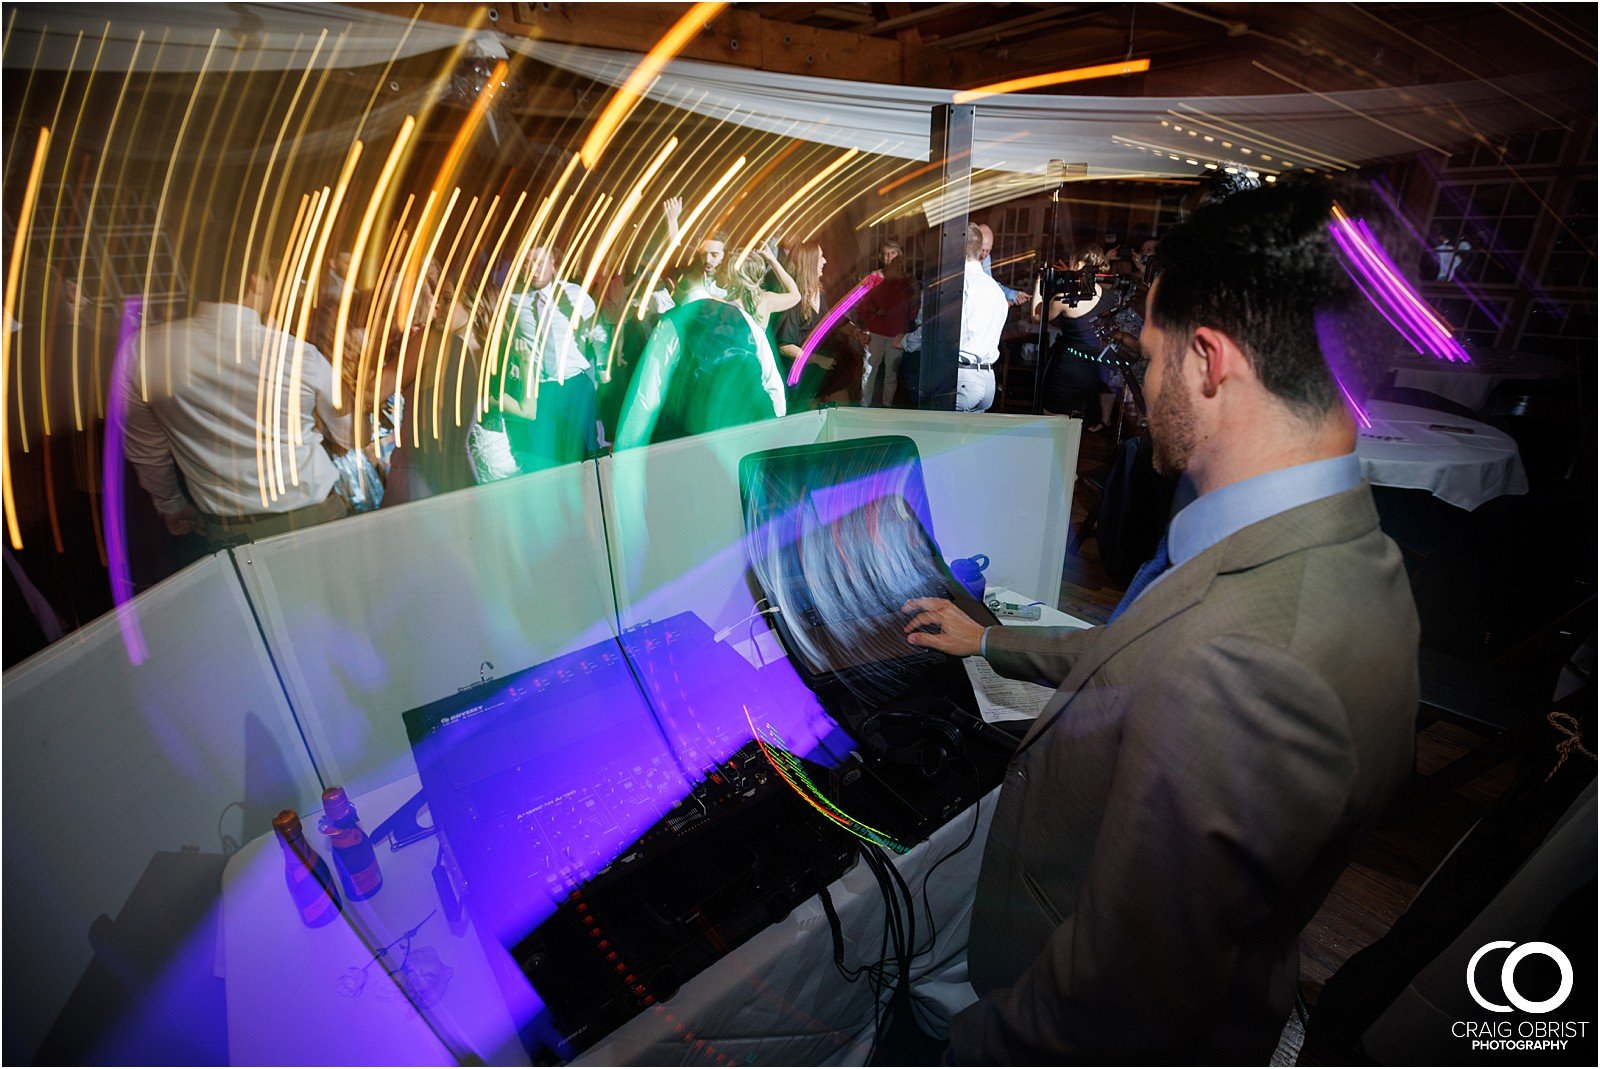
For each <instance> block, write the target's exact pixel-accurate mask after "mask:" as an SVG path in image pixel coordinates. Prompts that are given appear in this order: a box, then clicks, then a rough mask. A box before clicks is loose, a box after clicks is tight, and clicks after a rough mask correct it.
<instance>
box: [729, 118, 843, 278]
mask: <svg viewBox="0 0 1600 1069" xmlns="http://www.w3.org/2000/svg"><path fill="white" fill-rule="evenodd" d="M859 155H861V150H860V149H858V148H853V149H850V150H848V151H847V152H845V154H844V155H843V156H840V157H839V158H838V159H836V160H834V161H833V162H832V163H830V164H828V166H826V167H824V168H823V169H822V170H820V171H818V172H817V173H816V174H814V175H812V176H811V178H810V179H809V180H807V182H806V183H805V185H803V186H801V187H800V188H799V189H797V190H795V191H794V192H793V193H791V194H789V199H788V200H786V201H784V202H783V203H782V204H780V205H778V210H777V211H775V212H773V213H772V214H771V215H770V216H768V217H767V220H766V222H764V223H762V224H761V225H760V226H759V227H757V228H756V230H755V236H754V237H753V238H751V240H750V242H749V243H748V244H747V245H745V247H744V248H743V249H742V250H741V251H740V253H739V259H738V260H736V261H734V265H733V266H734V269H735V270H738V268H739V265H740V264H742V263H744V261H745V259H746V258H747V257H748V256H749V255H750V252H751V250H753V249H755V248H756V247H757V246H759V245H760V244H761V243H762V242H763V241H765V240H767V238H769V237H771V236H772V231H775V230H776V229H777V226H778V223H779V222H780V221H781V220H782V219H783V217H784V215H785V214H787V212H788V211H789V209H790V208H793V207H794V206H795V205H796V204H799V203H800V202H801V201H802V200H804V199H805V197H806V194H808V193H810V192H811V191H812V190H813V189H816V188H817V187H818V186H820V185H821V184H822V183H823V182H826V181H827V180H828V176H829V175H831V174H833V173H834V172H835V171H837V170H838V169H839V168H841V167H843V166H844V165H845V164H847V163H849V162H850V161H851V160H853V159H855V158H856V157H857V156H859Z"/></svg>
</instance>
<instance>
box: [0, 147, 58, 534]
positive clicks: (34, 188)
mask: <svg viewBox="0 0 1600 1069" xmlns="http://www.w3.org/2000/svg"><path fill="white" fill-rule="evenodd" d="M49 151H50V131H49V130H48V129H46V128H44V127H41V128H40V129H39V144H38V147H36V148H35V149H34V150H33V166H32V168H31V169H29V171H28V184H27V187H26V188H25V189H24V190H23V193H22V209H21V211H19V212H18V213H17V231H16V234H15V235H13V237H12V239H11V264H10V266H9V267H8V268H7V270H6V295H5V308H6V322H5V323H4V324H0V326H3V327H4V328H5V329H4V331H3V332H0V475H3V477H4V488H3V493H0V499H3V502H4V504H5V510H6V530H7V531H8V532H9V533H10V535H11V548H12V549H21V548H22V529H21V527H20V526H19V525H18V524H17V503H16V500H15V498H14V496H13V490H12V486H11V436H10V433H9V427H8V425H7V423H8V419H9V417H10V414H11V403H10V398H9V397H7V393H8V389H9V386H10V383H11V344H12V342H11V336H12V334H13V333H15V332H14V331H12V330H11V324H12V323H14V322H16V319H17V316H16V313H17V300H18V293H17V289H18V285H17V283H18V281H19V279H20V278H21V269H22V259H23V256H24V255H25V254H26V252H27V247H28V229H29V228H30V227H31V226H32V225H33V207H34V205H35V204H36V203H37V202H38V200H39V182H40V181H41V180H42V179H43V178H44V160H45V156H46V155H48V154H49ZM19 411H20V410H19Z"/></svg>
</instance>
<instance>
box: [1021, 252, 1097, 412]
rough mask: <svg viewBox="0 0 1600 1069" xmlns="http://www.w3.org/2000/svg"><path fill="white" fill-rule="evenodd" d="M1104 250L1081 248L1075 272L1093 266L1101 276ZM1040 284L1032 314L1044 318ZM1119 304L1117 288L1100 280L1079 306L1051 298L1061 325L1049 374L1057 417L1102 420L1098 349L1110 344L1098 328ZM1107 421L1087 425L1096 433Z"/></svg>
mask: <svg viewBox="0 0 1600 1069" xmlns="http://www.w3.org/2000/svg"><path fill="white" fill-rule="evenodd" d="M1106 266H1107V264H1106V257H1105V253H1103V252H1101V251H1100V246H1098V245H1085V246H1083V247H1081V248H1080V249H1078V250H1077V253H1076V255H1075V256H1074V257H1073V260H1072V270H1074V271H1081V270H1083V269H1084V268H1085V267H1093V268H1094V270H1095V273H1096V274H1100V273H1103V272H1104V271H1105V270H1106ZM1041 303H1042V302H1041V300H1040V298H1039V290H1038V284H1037V283H1035V285H1034V291H1033V316H1034V318H1035V319H1038V317H1039V306H1040V304H1041ZM1115 303H1116V292H1115V290H1113V289H1112V288H1111V287H1110V286H1104V285H1101V284H1100V283H1099V282H1098V281H1097V282H1096V283H1095V287H1094V293H1093V295H1092V296H1091V297H1089V298H1088V299H1085V300H1081V301H1079V302H1078V303H1077V305H1076V306H1075V307H1074V306H1072V305H1069V304H1067V302H1066V301H1058V300H1053V301H1051V302H1050V317H1049V318H1050V322H1051V325H1052V326H1054V327H1055V328H1056V331H1057V333H1056V339H1055V342H1054V343H1053V344H1052V345H1051V346H1050V353H1049V356H1048V358H1047V365H1046V370H1045V377H1044V410H1045V411H1046V412H1049V413H1052V414H1055V415H1070V416H1081V417H1083V418H1085V419H1089V418H1091V416H1090V415H1089V414H1090V413H1092V414H1093V417H1094V418H1098V415H1099V410H1098V404H1099V399H1100V392H1101V389H1102V387H1103V384H1102V382H1101V374H1100V371H1101V363H1100V360H1099V359H1098V356H1099V353H1100V351H1101V350H1102V349H1104V348H1105V343H1104V342H1101V341H1100V340H1099V339H1098V338H1097V337H1096V336H1095V331H1094V324H1095V320H1097V319H1098V318H1099V317H1100V316H1102V315H1104V314H1105V313H1107V312H1109V311H1111V309H1112V307H1113V306H1114V305H1115ZM1102 426H1103V424H1101V423H1098V422H1097V423H1095V424H1094V425H1092V426H1089V427H1085V428H1084V429H1085V430H1088V431H1097V430H1100V429H1101V428H1102Z"/></svg>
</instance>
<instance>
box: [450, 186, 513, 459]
mask: <svg viewBox="0 0 1600 1069" xmlns="http://www.w3.org/2000/svg"><path fill="white" fill-rule="evenodd" d="M518 203H519V204H520V203H521V202H520V201H519V202H518ZM499 206H500V195H499V194H498V193H497V194H495V197H494V199H493V200H491V201H490V202H489V207H488V209H487V210H486V211H485V212H484V213H483V222H481V223H479V224H478V233H477V234H476V235H475V236H474V237H473V239H472V244H471V245H470V246H468V248H467V257H466V259H465V260H463V261H462V266H461V279H462V281H466V277H467V271H468V270H469V269H470V268H471V267H472V265H473V264H475V263H477V262H478V249H479V248H480V247H482V244H483V236H484V235H485V234H487V233H488V232H489V221H490V220H491V219H493V218H494V212H495V209H496V208H498V207H499ZM490 262H491V263H493V262H494V261H493V260H490ZM488 274H489V273H488V272H487V271H485V272H484V276H485V278H487V277H488ZM482 293H483V282H482V280H480V281H479V283H478V294H479V295H481V294H482ZM460 301H461V287H460V286H453V287H451V290H450V309H449V311H448V312H447V313H446V314H445V322H446V323H449V322H450V321H451V320H452V319H453V318H454V316H455V310H456V307H457V305H458V304H459V303H460ZM477 307H478V306H477V301H476V300H474V301H473V304H472V306H471V308H470V309H469V310H468V313H467V330H468V332H470V331H471V330H472V328H473V324H474V320H473V316H474V315H475V314H476V313H477ZM482 346H483V347H484V348H485V349H487V348H488V346H489V339H487V338H484V339H482ZM466 369H467V356H466V349H465V347H463V348H462V354H461V362H460V363H459V364H457V365H456V404H455V413H456V426H457V427H459V426H461V383H462V380H463V379H464V378H465V377H466ZM473 387H474V388H476V387H477V383H473ZM434 392H435V394H436V395H437V393H438V383H437V382H435V384H434ZM434 412H435V416H434V424H433V426H434V437H438V433H439V420H438V415H437V413H438V408H437V406H436V407H435V408H434ZM474 414H476V413H474Z"/></svg>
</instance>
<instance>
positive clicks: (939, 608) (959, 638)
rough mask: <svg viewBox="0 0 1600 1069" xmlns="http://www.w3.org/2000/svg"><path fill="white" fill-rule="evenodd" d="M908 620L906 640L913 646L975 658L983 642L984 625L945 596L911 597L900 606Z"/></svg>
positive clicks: (955, 655)
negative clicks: (908, 617)
mask: <svg viewBox="0 0 1600 1069" xmlns="http://www.w3.org/2000/svg"><path fill="white" fill-rule="evenodd" d="M900 611H901V612H903V613H906V614H908V615H909V616H910V617H911V619H910V620H908V621H907V622H906V627H905V631H906V641H907V642H909V643H911V645H913V646H925V647H927V648H928V649H933V650H938V651H939V652H940V653H948V654H950V655H951V656H952V657H976V656H977V655H978V653H979V652H980V650H981V648H982V644H983V627H982V626H981V625H980V624H978V623H977V622H975V621H974V620H973V619H972V617H970V616H968V615H967V614H966V613H964V612H962V611H961V610H960V609H958V608H956V606H955V603H954V602H951V601H947V600H946V599H944V598H912V599H911V600H910V601H908V602H906V603H905V604H904V605H902V606H901V607H900Z"/></svg>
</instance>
